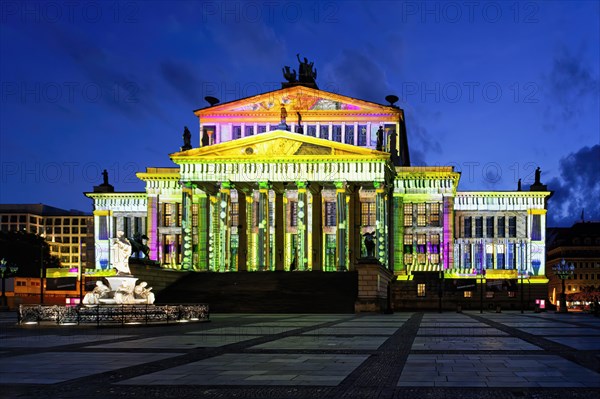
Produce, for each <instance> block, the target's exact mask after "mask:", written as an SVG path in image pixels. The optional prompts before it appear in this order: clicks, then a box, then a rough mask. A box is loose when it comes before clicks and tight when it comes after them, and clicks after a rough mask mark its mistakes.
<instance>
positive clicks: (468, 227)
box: [463, 216, 473, 238]
mask: <svg viewBox="0 0 600 399" xmlns="http://www.w3.org/2000/svg"><path fill="white" fill-rule="evenodd" d="M463 227H464V231H463V237H465V238H471V237H472V231H473V229H472V227H473V226H472V219H471V217H470V216H469V217H466V218H465V223H464V225H463Z"/></svg>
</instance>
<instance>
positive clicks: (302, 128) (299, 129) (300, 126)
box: [296, 112, 304, 134]
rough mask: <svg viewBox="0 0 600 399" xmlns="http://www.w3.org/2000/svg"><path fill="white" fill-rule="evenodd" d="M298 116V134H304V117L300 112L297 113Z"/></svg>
mask: <svg viewBox="0 0 600 399" xmlns="http://www.w3.org/2000/svg"><path fill="white" fill-rule="evenodd" d="M296 115H298V125H297V126H296V133H300V134H304V126H302V115H301V114H300V112H296Z"/></svg>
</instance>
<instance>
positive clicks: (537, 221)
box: [531, 215, 542, 241]
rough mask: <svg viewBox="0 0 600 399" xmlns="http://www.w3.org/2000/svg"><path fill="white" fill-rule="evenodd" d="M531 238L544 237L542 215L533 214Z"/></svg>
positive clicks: (539, 238)
mask: <svg viewBox="0 0 600 399" xmlns="http://www.w3.org/2000/svg"><path fill="white" fill-rule="evenodd" d="M531 239H532V240H534V241H540V240H541V239H542V218H541V216H540V215H533V220H532V221H531Z"/></svg>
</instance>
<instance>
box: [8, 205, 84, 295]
mask: <svg viewBox="0 0 600 399" xmlns="http://www.w3.org/2000/svg"><path fill="white" fill-rule="evenodd" d="M93 223H94V219H93V216H92V215H91V214H89V213H85V212H82V211H78V210H73V209H71V210H65V209H60V208H55V207H52V206H48V205H44V204H0V231H24V232H29V233H33V234H37V235H40V236H42V237H43V238H44V239H45V241H46V242H47V243H48V245H49V248H50V255H53V256H56V257H57V258H58V259H59V260H60V269H46V270H44V271H43V272H45V279H44V281H43V283H42V282H41V281H40V278H39V277H37V278H36V277H14V278H11V279H10V281H9V290H8V291H9V295H10V296H13V295H14V297H15V298H14V302H13V301H12V299H11V303H12V304H13V305H16V304H18V303H39V302H40V301H45V303H54V304H58V303H61V304H64V303H65V299H67V301H70V298H72V297H73V298H74V297H78V296H79V292H78V290H81V286H80V285H79V284H78V283H79V281H80V280H79V276H80V275H81V274H82V273H84V272H85V269H92V270H94V269H95V264H94V259H95V249H94V224H93ZM0 258H1V256H0ZM80 268H81V269H80ZM17 275H18V273H17ZM41 284H43V287H41V286H40V285H41ZM42 295H43V299H41V298H40V297H41V296H42ZM69 303H70V302H69Z"/></svg>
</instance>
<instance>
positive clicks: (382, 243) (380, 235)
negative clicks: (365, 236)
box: [374, 182, 387, 266]
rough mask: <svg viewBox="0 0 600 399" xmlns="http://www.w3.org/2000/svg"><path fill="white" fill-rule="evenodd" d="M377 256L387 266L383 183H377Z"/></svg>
mask: <svg viewBox="0 0 600 399" xmlns="http://www.w3.org/2000/svg"><path fill="white" fill-rule="evenodd" d="M374 185H375V243H376V247H375V256H376V258H377V259H378V260H379V262H380V263H381V264H383V265H386V266H387V231H386V229H387V220H386V193H385V186H384V185H383V183H380V182H375V183H374Z"/></svg>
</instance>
